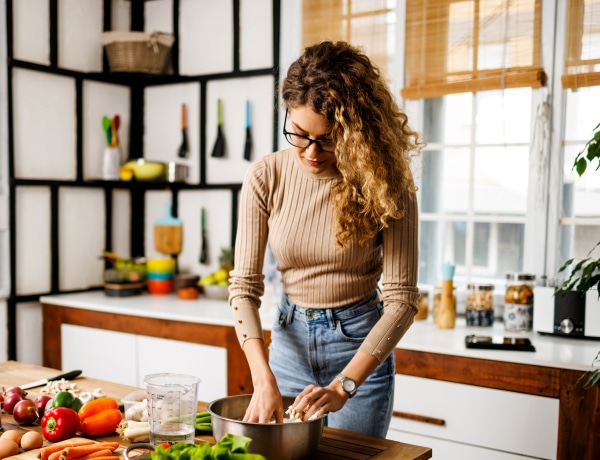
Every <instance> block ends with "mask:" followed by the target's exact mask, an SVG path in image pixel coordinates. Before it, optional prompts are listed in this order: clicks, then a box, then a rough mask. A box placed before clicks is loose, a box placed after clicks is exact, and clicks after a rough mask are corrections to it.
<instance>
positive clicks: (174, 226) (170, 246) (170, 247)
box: [148, 203, 183, 272]
mask: <svg viewBox="0 0 600 460" xmlns="http://www.w3.org/2000/svg"><path fill="white" fill-rule="evenodd" d="M182 237H183V229H182V225H181V221H180V220H179V219H177V218H176V217H173V214H172V205H171V203H167V204H166V205H165V214H164V216H163V217H161V218H159V219H156V220H155V221H154V248H155V249H156V250H157V251H158V252H160V253H161V254H169V255H176V254H179V253H180V252H181V240H182ZM148 271H149V272H150V271H151V270H150V269H149V270H148Z"/></svg>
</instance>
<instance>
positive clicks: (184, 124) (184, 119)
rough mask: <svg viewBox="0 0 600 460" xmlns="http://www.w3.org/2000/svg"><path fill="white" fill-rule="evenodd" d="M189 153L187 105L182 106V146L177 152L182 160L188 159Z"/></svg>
mask: <svg viewBox="0 0 600 460" xmlns="http://www.w3.org/2000/svg"><path fill="white" fill-rule="evenodd" d="M188 152H189V146H188V139H187V109H186V106H185V104H181V145H180V146H179V150H178V151H177V155H178V156H179V157H180V158H187V156H188Z"/></svg>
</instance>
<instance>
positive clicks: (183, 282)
mask: <svg viewBox="0 0 600 460" xmlns="http://www.w3.org/2000/svg"><path fill="white" fill-rule="evenodd" d="M199 279H200V276H199V275H194V274H192V273H180V274H178V275H175V276H174V277H173V289H175V290H176V291H177V290H178V289H179V288H183V287H196V286H197V285H198V280H199Z"/></svg>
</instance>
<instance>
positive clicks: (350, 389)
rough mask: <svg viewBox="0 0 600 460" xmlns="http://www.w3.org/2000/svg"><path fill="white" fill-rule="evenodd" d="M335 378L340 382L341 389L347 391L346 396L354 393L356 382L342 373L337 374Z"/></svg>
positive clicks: (349, 396)
mask: <svg viewBox="0 0 600 460" xmlns="http://www.w3.org/2000/svg"><path fill="white" fill-rule="evenodd" d="M336 379H338V380H339V381H340V382H341V383H342V389H343V390H344V391H345V392H346V393H348V398H351V397H352V396H354V395H355V394H356V382H355V381H354V380H352V379H351V378H350V377H346V376H345V375H344V374H339V375H338V376H337V377H336Z"/></svg>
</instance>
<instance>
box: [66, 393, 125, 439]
mask: <svg viewBox="0 0 600 460" xmlns="http://www.w3.org/2000/svg"><path fill="white" fill-rule="evenodd" d="M77 415H79V431H81V432H82V433H83V434H87V435H90V436H101V435H104V434H109V433H113V432H115V431H116V430H117V427H118V426H119V423H121V420H122V419H123V415H122V414H121V411H120V410H119V406H118V404H117V402H116V401H115V400H114V399H112V398H98V399H93V400H92V401H89V402H87V403H85V404H84V405H83V406H82V407H81V409H79V412H78V413H77Z"/></svg>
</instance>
